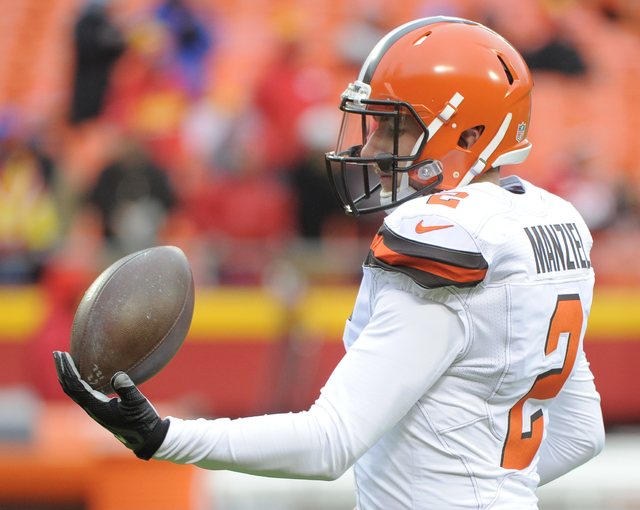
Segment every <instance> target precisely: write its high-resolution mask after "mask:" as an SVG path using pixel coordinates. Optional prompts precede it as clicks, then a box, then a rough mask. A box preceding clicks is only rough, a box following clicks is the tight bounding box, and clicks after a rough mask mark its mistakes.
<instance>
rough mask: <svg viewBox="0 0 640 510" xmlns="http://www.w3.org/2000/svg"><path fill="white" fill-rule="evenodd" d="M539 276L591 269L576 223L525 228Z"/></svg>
mask: <svg viewBox="0 0 640 510" xmlns="http://www.w3.org/2000/svg"><path fill="white" fill-rule="evenodd" d="M524 231H525V233H526V234H527V237H528V238H529V241H530V242H531V248H532V249H533V256H534V258H535V260H536V270H537V271H538V274H540V273H549V272H552V271H568V270H572V269H581V268H582V269H585V268H589V267H591V261H590V260H589V257H588V256H587V253H586V252H585V249H584V243H583V242H582V237H580V232H578V227H577V226H576V224H575V223H557V224H555V225H538V226H536V227H525V228H524Z"/></svg>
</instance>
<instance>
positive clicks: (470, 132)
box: [458, 126, 484, 150]
mask: <svg viewBox="0 0 640 510" xmlns="http://www.w3.org/2000/svg"><path fill="white" fill-rule="evenodd" d="M483 131H484V126H476V127H472V128H469V129H467V130H465V131H463V132H462V134H461V135H460V139H459V140H458V147H461V148H462V149H466V150H469V149H471V147H473V146H474V145H475V143H476V142H477V141H478V140H479V138H480V135H481V134H482V132H483Z"/></svg>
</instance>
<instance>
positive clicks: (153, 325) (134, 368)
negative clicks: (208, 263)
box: [69, 246, 195, 394]
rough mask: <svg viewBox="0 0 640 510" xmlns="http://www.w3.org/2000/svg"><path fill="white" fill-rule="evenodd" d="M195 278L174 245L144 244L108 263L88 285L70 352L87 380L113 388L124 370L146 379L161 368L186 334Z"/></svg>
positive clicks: (97, 387) (137, 378) (107, 390)
mask: <svg viewBox="0 0 640 510" xmlns="http://www.w3.org/2000/svg"><path fill="white" fill-rule="evenodd" d="M194 302H195V297H194V284H193V275H192V273H191V267H190V265H189V261H188V260H187V257H186V256H185V254H184V253H183V252H182V250H180V248H176V247H174V246H158V247H154V248H149V249H146V250H142V251H139V252H136V253H133V254H131V255H128V256H126V257H123V258H122V259H120V260H118V261H117V262H115V263H114V264H112V265H111V266H109V267H108V268H107V269H106V270H105V271H104V272H103V273H102V274H101V275H100V276H99V277H98V278H97V279H96V280H95V281H94V282H93V283H92V284H91V286H90V287H89V288H88V289H87V291H86V292H85V294H84V296H83V297H82V300H81V301H80V304H79V305H78V308H77V310H76V314H75V317H74V320H73V326H72V329H71V341H70V349H69V352H70V354H71V357H72V358H73V361H74V362H75V364H76V367H77V368H78V371H79V372H80V376H81V377H82V379H83V380H84V381H86V382H87V383H89V384H90V385H91V387H92V388H93V389H95V390H98V391H101V392H102V393H105V394H109V393H113V390H112V389H111V385H110V384H109V383H110V381H111V377H112V376H113V374H115V373H116V372H118V371H121V370H122V371H124V372H127V373H128V374H129V377H131V379H132V380H133V382H134V383H136V384H141V383H143V382H145V381H147V380H149V379H150V378H151V377H153V376H154V375H156V374H157V373H158V372H160V370H162V369H163V368H164V367H165V366H166V365H167V363H169V361H171V359H172V358H173V357H174V356H175V354H176V353H177V352H178V350H179V349H180V346H181V345H182V343H183V341H184V339H185V338H186V336H187V333H188V331H189V327H190V326H191V319H192V317H193V307H194Z"/></svg>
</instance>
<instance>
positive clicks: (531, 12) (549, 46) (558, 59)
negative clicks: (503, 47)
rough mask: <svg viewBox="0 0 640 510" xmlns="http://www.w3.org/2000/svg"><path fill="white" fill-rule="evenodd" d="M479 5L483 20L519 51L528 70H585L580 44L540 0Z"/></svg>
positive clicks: (494, 1)
mask: <svg viewBox="0 0 640 510" xmlns="http://www.w3.org/2000/svg"><path fill="white" fill-rule="evenodd" d="M481 9H482V11H483V13H482V17H483V18H484V22H485V24H486V25H487V26H489V27H490V28H492V29H494V30H495V31H497V32H498V33H500V34H503V35H504V37H505V38H506V39H507V40H509V42H511V43H512V44H513V45H514V46H515V47H516V48H517V49H518V50H519V51H520V53H521V54H522V56H523V58H524V59H525V61H526V63H527V65H528V66H529V69H530V70H531V72H533V73H535V72H536V71H549V72H555V73H559V74H562V75H565V76H581V75H584V74H585V73H586V72H587V65H586V63H585V61H584V58H583V56H582V54H581V52H580V50H579V48H578V47H577V45H576V44H575V42H574V41H573V40H572V39H571V38H570V37H569V36H567V35H566V31H565V30H563V28H562V20H561V19H560V18H558V19H556V18H554V17H553V16H551V14H550V12H549V10H548V8H547V7H545V5H544V3H543V2H539V1H536V0H521V1H519V2H512V1H510V0H487V1H486V2H483V4H482V8H481Z"/></svg>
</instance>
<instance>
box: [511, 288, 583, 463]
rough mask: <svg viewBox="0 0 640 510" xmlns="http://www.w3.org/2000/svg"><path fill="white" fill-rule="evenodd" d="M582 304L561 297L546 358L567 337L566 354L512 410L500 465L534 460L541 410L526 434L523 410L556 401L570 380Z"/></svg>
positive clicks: (570, 297)
mask: <svg viewBox="0 0 640 510" xmlns="http://www.w3.org/2000/svg"><path fill="white" fill-rule="evenodd" d="M582 320H583V316H582V304H581V303H580V296H579V295H577V294H566V295H560V296H558V302H557V304H556V309H555V311H554V312H553V317H552V318H551V322H550V324H549V331H548V333H547V343H546V345H545V349H544V352H545V355H546V356H548V355H549V354H551V353H552V352H553V351H555V350H556V349H557V348H558V341H559V340H560V338H562V337H565V338H567V353H566V355H565V358H564V363H563V364H562V367H560V368H554V369H552V370H549V371H547V372H544V373H542V374H540V375H539V376H538V377H537V378H536V381H535V383H534V384H533V386H532V387H531V389H530V390H529V393H527V394H526V395H525V396H524V397H522V398H521V399H520V400H519V401H518V403H517V404H516V405H515V406H513V407H512V408H511V411H509V429H508V431H507V439H506V440H505V442H504V447H503V449H502V462H501V463H500V465H501V466H502V467H503V468H506V469H524V468H526V467H527V466H529V464H531V461H532V460H533V457H534V456H535V454H536V452H537V451H538V448H540V443H541V442H542V433H543V430H544V423H543V420H544V418H543V416H542V410H541V409H539V410H538V411H536V412H535V413H533V414H532V415H531V416H530V419H531V423H530V428H529V431H527V432H523V427H522V425H523V407H524V404H525V402H526V401H527V400H529V399H535V400H547V399H550V398H554V397H555V396H556V395H558V393H559V392H560V390H561V389H562V386H563V385H564V383H565V381H566V380H567V378H568V377H569V374H570V373H571V370H572V369H573V365H574V363H575V361H576V356H577V353H578V345H579V344H580V333H581V332H582Z"/></svg>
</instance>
